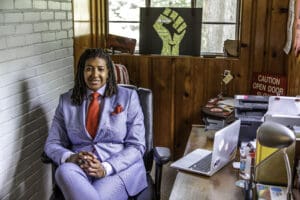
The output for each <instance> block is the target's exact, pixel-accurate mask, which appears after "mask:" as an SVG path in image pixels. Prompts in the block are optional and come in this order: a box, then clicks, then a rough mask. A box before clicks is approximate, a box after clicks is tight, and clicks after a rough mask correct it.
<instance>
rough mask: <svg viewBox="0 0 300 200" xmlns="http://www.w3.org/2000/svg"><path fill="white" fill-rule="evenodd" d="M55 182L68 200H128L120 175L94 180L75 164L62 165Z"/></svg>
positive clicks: (58, 169) (56, 174) (57, 171)
mask: <svg viewBox="0 0 300 200" xmlns="http://www.w3.org/2000/svg"><path fill="white" fill-rule="evenodd" d="M55 180H56V182H57V184H58V186H59V187H60V189H61V190H62V192H63V194H64V197H65V199H66V200H86V199H88V200H110V199H111V200H126V199H128V194H127V192H126V188H125V185H124V183H123V181H122V180H121V179H120V177H119V176H118V175H111V176H107V177H104V178H100V179H96V178H92V177H89V176H87V175H86V174H85V172H84V171H83V170H82V169H81V168H80V167H79V166H78V165H76V164H73V163H64V164H62V165H60V166H59V167H58V168H57V170H56V173H55Z"/></svg>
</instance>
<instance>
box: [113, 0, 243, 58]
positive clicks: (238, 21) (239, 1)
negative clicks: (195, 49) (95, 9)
mask: <svg viewBox="0 0 300 200" xmlns="http://www.w3.org/2000/svg"><path fill="white" fill-rule="evenodd" d="M241 4H242V0H237V6H236V20H235V22H226V21H223V22H221V21H202V25H203V24H205V25H235V36H236V38H235V40H237V41H240V40H241V35H240V32H241V31H240V28H241ZM196 5H197V0H191V8H196ZM145 7H146V8H147V7H151V0H145ZM110 23H128V24H129V23H137V24H139V23H140V21H120V20H110V19H109V2H108V3H107V32H108V33H109V24H110ZM200 49H201V50H200V56H203V57H206V56H207V57H216V56H225V54H224V53H219V52H203V51H202V48H201V47H200ZM237 50H238V52H240V48H238V49H237ZM135 53H139V52H138V51H137V50H135ZM238 54H239V53H238Z"/></svg>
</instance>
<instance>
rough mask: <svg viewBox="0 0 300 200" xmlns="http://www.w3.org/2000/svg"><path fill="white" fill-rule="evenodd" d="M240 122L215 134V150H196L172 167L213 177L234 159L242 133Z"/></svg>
mask: <svg viewBox="0 0 300 200" xmlns="http://www.w3.org/2000/svg"><path fill="white" fill-rule="evenodd" d="M240 124H241V121H240V120H236V121H235V122H233V123H231V124H229V125H228V126H226V127H224V128H222V129H220V130H218V131H217V132H216V133H215V137H214V144H213V150H212V151H210V150H206V149H196V150H194V151H192V152H191V153H189V154H187V155H185V156H184V157H182V158H180V159H179V160H177V161H176V162H174V163H172V164H171V167H173V168H176V169H181V170H186V171H190V172H194V173H198V174H203V175H207V176H212V175H213V174H215V173H216V172H217V171H219V170H220V169H221V168H223V167H224V166H225V165H226V164H228V163H229V162H230V161H231V160H233V159H234V157H235V154H236V150H237V146H238V138H239V132H240Z"/></svg>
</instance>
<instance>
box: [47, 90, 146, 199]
mask: <svg viewBox="0 0 300 200" xmlns="http://www.w3.org/2000/svg"><path fill="white" fill-rule="evenodd" d="M71 94H72V91H69V92H67V93H65V94H62V95H61V96H60V99H59V104H58V107H57V108H56V111H55V115H54V118H53V122H52V126H51V129H50V132H49V135H48V138H47V141H46V145H45V152H46V154H47V155H48V156H49V157H50V158H51V159H52V160H53V161H54V162H55V163H57V164H58V165H59V164H61V158H62V155H63V154H64V153H65V152H80V151H92V150H93V149H95V154H96V155H97V156H98V158H99V160H100V161H106V162H109V163H110V164H111V166H112V167H113V169H114V172H115V173H116V174H118V175H119V177H120V178H121V179H122V180H123V182H124V184H125V187H126V190H127V192H128V194H129V195H130V196H132V195H135V194H137V193H138V192H140V191H141V190H142V189H144V188H145V187H146V186H147V180H146V171H145V167H144V163H143V154H144V151H145V127H144V116H143V113H142V110H141V106H140V102H139V98H138V95H137V93H136V91H134V90H130V89H126V88H123V87H118V94H117V95H113V96H112V97H105V98H104V99H103V100H102V103H101V106H102V113H101V117H100V121H99V126H98V130H97V135H96V136H95V138H94V139H92V138H91V137H90V135H89V134H88V132H87V130H86V126H85V123H86V113H87V110H86V109H87V103H88V99H87V98H85V99H84V101H83V103H82V105H80V106H76V105H73V104H72V102H71V98H70V97H71ZM118 104H119V105H121V106H122V107H123V111H122V112H121V113H118V114H112V113H113V111H114V110H115V108H116V106H117V105H118ZM112 187H113V185H112Z"/></svg>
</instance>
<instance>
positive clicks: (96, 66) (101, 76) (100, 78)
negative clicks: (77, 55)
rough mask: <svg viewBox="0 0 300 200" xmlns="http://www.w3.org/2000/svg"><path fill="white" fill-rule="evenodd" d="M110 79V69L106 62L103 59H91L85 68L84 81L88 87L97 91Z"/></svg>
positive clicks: (87, 61)
mask: <svg viewBox="0 0 300 200" xmlns="http://www.w3.org/2000/svg"><path fill="white" fill-rule="evenodd" d="M107 79H108V68H107V64H106V61H105V60H104V59H102V58H98V57H96V58H90V59H88V60H86V62H85V66H84V81H85V83H86V85H87V87H88V88H89V89H91V90H93V91H97V90H98V89H99V88H101V87H102V86H103V85H105V83H106V81H107Z"/></svg>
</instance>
